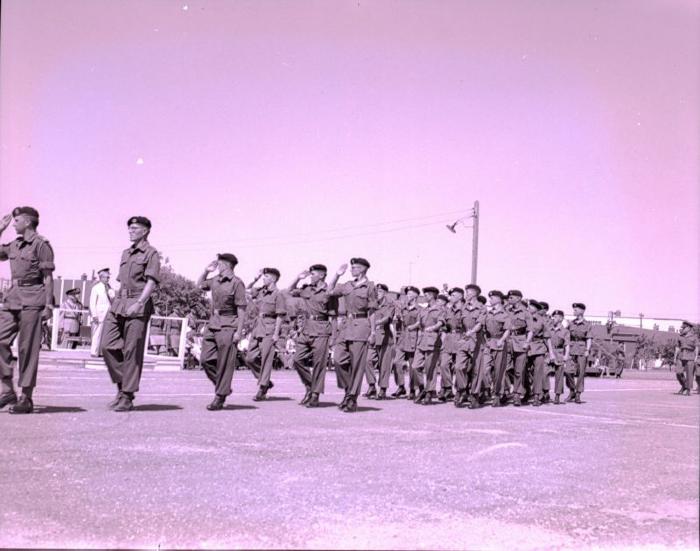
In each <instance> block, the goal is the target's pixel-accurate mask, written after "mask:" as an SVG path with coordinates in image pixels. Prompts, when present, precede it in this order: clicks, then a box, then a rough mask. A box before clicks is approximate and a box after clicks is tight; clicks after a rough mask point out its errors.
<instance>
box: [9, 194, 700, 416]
mask: <svg viewBox="0 0 700 551" xmlns="http://www.w3.org/2000/svg"><path fill="white" fill-rule="evenodd" d="M10 223H12V224H13V227H14V229H15V232H16V233H17V238H16V239H15V240H14V241H11V242H10V243H7V244H4V245H0V261H2V260H9V261H10V269H11V272H12V286H11V288H10V289H9V291H8V292H7V293H6V296H5V302H4V307H3V309H2V310H0V409H1V408H4V407H6V406H10V408H9V412H10V413H13V414H22V413H31V412H32V411H33V408H34V404H33V401H32V395H33V391H34V387H35V386H36V381H37V368H38V364H39V350H40V345H41V323H42V320H43V319H47V318H50V317H51V316H52V309H53V304H54V292H53V271H54V269H55V264H54V253H53V250H52V248H51V245H50V244H49V242H48V240H47V239H45V238H44V237H42V236H41V235H39V234H38V233H37V227H38V225H39V212H38V211H37V210H36V209H34V208H32V207H17V208H15V209H14V210H13V211H12V214H11V215H10V214H8V215H6V216H4V217H3V218H2V219H1V220H0V234H2V232H4V231H5V229H7V227H8V226H9V225H10ZM151 228H152V224H151V221H150V220H149V219H148V218H146V217H144V216H132V217H131V218H129V219H128V221H127V232H128V238H129V241H130V245H129V246H128V247H127V248H126V249H124V251H122V253H121V258H120V264H119V274H118V276H117V281H118V282H119V283H120V288H119V290H118V291H117V292H116V293H114V292H111V291H110V292H111V295H109V296H108V299H107V300H106V301H105V304H106V305H107V304H108V310H106V313H105V314H104V315H103V316H102V319H99V320H97V321H98V322H99V325H100V331H99V333H98V334H99V335H100V340H99V346H97V347H96V348H93V355H98V354H101V355H102V356H103V357H104V362H105V364H106V366H107V369H108V372H109V376H110V379H111V381H112V383H113V384H114V385H115V387H116V388H115V391H116V392H115V397H114V400H113V401H112V402H111V403H110V404H109V408H111V409H112V410H113V411H115V412H127V411H131V410H132V409H133V408H134V400H135V396H136V393H137V392H138V390H139V384H140V381H141V373H142V370H143V360H144V351H145V346H146V332H147V327H148V322H149V319H150V317H151V315H152V314H153V312H154V307H153V293H154V291H155V290H156V289H157V286H158V283H159V278H160V258H159V255H158V252H157V250H156V249H155V248H154V247H153V246H152V245H151V244H150V243H149V240H148V238H149V235H150V232H151ZM237 265H238V258H237V257H236V256H235V255H234V254H231V253H221V254H219V255H217V257H216V260H214V261H213V262H211V263H210V264H209V265H208V266H207V267H206V268H205V269H204V271H203V272H202V274H201V276H200V277H199V279H198V282H197V284H198V286H199V287H200V288H201V289H203V290H206V291H209V292H211V299H212V300H211V306H212V311H211V315H210V318H209V320H208V322H207V325H206V329H205V332H204V335H203V344H202V352H201V365H202V367H203V370H204V373H205V374H206V376H207V378H208V379H209V380H210V381H211V383H212V385H213V387H214V398H213V400H212V402H211V403H209V404H208V405H207V406H206V407H207V409H208V410H210V411H220V410H223V409H224V408H225V402H226V399H227V397H228V396H230V394H231V388H232V381H233V375H234V372H235V370H236V367H237V362H238V359H237V358H238V343H239V342H240V341H241V339H242V338H243V337H244V330H245V320H246V316H248V312H247V310H248V309H249V307H250V309H252V310H254V317H255V320H254V324H253V328H252V331H251V332H250V333H249V334H248V335H247V338H248V339H249V346H248V349H247V351H246V354H245V356H244V362H245V364H246V365H247V366H248V367H249V368H250V370H251V372H252V373H253V375H254V376H255V378H256V380H257V382H258V391H257V394H256V395H255V397H254V400H256V401H264V400H266V399H267V398H268V392H269V391H270V390H271V389H272V388H273V386H274V384H273V382H272V380H271V376H272V366H273V360H274V356H275V353H276V352H277V349H278V342H279V341H280V336H281V329H282V323H283V319H284V318H285V317H286V315H287V310H286V305H287V302H286V300H285V298H284V295H283V293H282V291H281V290H280V289H279V288H278V283H279V281H280V278H281V274H280V271H279V270H278V269H277V268H272V267H268V268H264V269H262V270H260V272H259V273H258V275H257V276H256V278H255V279H254V280H253V281H252V282H251V283H250V284H249V285H248V286H247V287H246V286H245V284H244V283H243V281H242V280H241V279H240V278H239V277H238V276H237V275H235V269H236V266H237ZM348 267H349V268H350V277H349V278H348V279H346V281H344V282H342V283H341V282H340V279H341V278H343V277H344V276H345V275H346V273H347V270H348ZM370 268H371V265H370V262H369V261H368V260H367V259H365V258H361V257H355V258H351V259H350V262H349V266H348V264H343V265H342V266H340V268H338V270H337V271H336V272H334V273H333V275H332V276H331V278H330V281H329V282H327V281H326V280H327V279H328V277H327V275H328V269H327V268H326V266H325V265H324V264H321V263H316V264H312V265H311V266H309V268H308V269H307V270H304V271H302V272H301V273H299V275H297V276H296V277H295V278H294V280H293V281H292V283H291V284H290V285H289V287H288V288H287V289H286V292H287V294H288V295H289V296H291V297H294V298H295V299H297V301H299V302H300V303H301V305H302V308H301V310H302V314H301V315H300V316H298V317H297V319H296V323H297V328H296V329H297V330H296V331H295V335H296V336H295V350H294V356H293V360H292V365H293V367H294V369H295V370H296V372H297V373H298V375H299V379H300V381H301V385H302V388H303V390H304V393H303V398H302V399H301V401H300V404H301V405H302V406H305V407H307V408H317V407H319V405H320V401H319V400H320V396H321V395H322V394H323V393H324V390H325V378H326V377H325V375H326V370H327V368H328V360H329V350H330V349H331V348H333V349H334V350H333V352H334V357H335V360H336V361H335V364H336V365H335V367H336V369H335V372H336V377H337V384H338V387H339V388H340V389H342V390H343V391H344V397H343V399H342V401H341V403H340V404H339V406H338V407H339V408H340V409H341V410H342V411H344V412H347V413H352V412H355V411H357V409H358V399H359V397H360V393H361V389H362V384H363V380H364V379H366V380H367V384H368V390H367V392H366V393H365V394H364V395H363V396H364V397H365V398H367V399H376V400H386V399H387V398H389V397H391V398H394V399H400V398H406V399H409V400H412V401H413V402H415V403H416V404H421V405H429V404H431V403H433V402H435V401H441V402H447V401H451V402H453V403H454V405H455V406H456V407H458V408H462V407H467V408H471V409H475V408H479V407H483V406H485V405H489V406H492V407H504V406H506V405H510V404H512V405H513V406H515V407H520V406H524V405H527V404H531V405H532V406H535V407H539V406H541V405H543V404H548V403H551V404H555V405H560V404H564V403H565V402H574V403H577V404H580V403H582V395H583V392H584V382H585V371H586V364H587V362H588V356H589V355H590V353H591V344H592V333H591V328H592V325H591V323H590V322H589V321H588V320H586V318H585V316H584V314H585V310H586V306H585V304H583V303H581V302H575V303H573V304H572V306H571V308H572V311H573V316H574V319H573V320H572V321H571V322H569V323H568V325H567V326H564V324H563V321H564V312H563V311H562V310H554V311H553V312H552V313H551V314H550V313H549V304H547V303H546V302H544V301H538V300H534V299H530V300H524V299H523V294H522V292H520V291H519V290H517V289H512V290H510V291H508V292H507V293H503V292H501V291H499V290H491V291H489V292H488V293H487V297H488V298H486V297H485V296H483V295H482V291H481V288H480V287H479V286H478V285H476V284H469V285H467V286H466V287H464V288H462V287H454V288H452V289H450V290H449V291H447V290H446V289H445V294H443V293H441V292H440V291H439V290H438V289H437V288H436V287H431V286H428V287H424V288H423V289H422V290H419V289H418V288H416V287H414V286H407V287H404V288H403V289H402V292H401V294H400V295H399V297H398V299H396V300H392V299H391V298H390V295H389V289H388V287H387V286H386V285H384V284H382V283H378V284H375V283H374V282H373V281H372V280H371V279H370V278H369V275H368V273H369V270H370ZM103 271H106V270H102V272H103ZM105 279H107V280H108V277H107V278H105ZM259 281H262V284H261V285H259V286H256V284H257V283H258V282H259ZM421 292H422V295H423V297H424V302H425V306H420V305H419V304H418V298H419V296H420V295H421ZM112 297H113V298H112ZM340 298H342V300H343V303H344V313H341V312H340V310H339V299H340ZM15 338H17V339H18V358H15V357H14V356H13V354H12V350H11V345H12V343H13V342H14V340H15ZM698 352H699V343H698V338H697V336H696V334H695V332H694V331H693V326H692V324H691V323H690V322H684V323H683V326H682V328H681V331H680V333H679V337H678V341H677V346H676V349H675V355H674V363H677V370H676V371H677V378H678V381H679V383H680V385H681V390H680V391H679V394H685V395H690V391H691V389H692V384H693V379H694V378H695V379H696V380H697V379H698V378H700V377H699V376H698V375H699V374H698V373H696V371H695V370H696V364H697V362H698ZM15 366H16V367H17V368H18V371H19V378H18V386H19V387H20V388H21V393H20V395H19V397H18V395H17V391H16V390H15V387H14V380H13V373H14V369H15ZM551 368H553V370H554V397H553V399H552V396H551V390H552V389H551V387H550V377H549V373H550V369H551ZM375 373H377V376H375ZM392 374H393V380H394V383H395V385H396V390H395V391H394V392H393V393H392V394H391V396H388V395H387V393H388V391H389V383H390V379H391V378H392ZM438 379H439V385H438ZM406 381H408V384H407V383H406ZM698 384H699V386H700V381H698ZM564 385H566V387H567V389H568V395H567V396H566V397H563V394H564ZM438 387H439V389H440V390H439V391H438Z"/></svg>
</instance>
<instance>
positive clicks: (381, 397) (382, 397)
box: [377, 388, 386, 400]
mask: <svg viewBox="0 0 700 551" xmlns="http://www.w3.org/2000/svg"><path fill="white" fill-rule="evenodd" d="M377 400H386V388H380V389H379V394H377Z"/></svg>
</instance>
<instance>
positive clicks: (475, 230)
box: [471, 201, 479, 283]
mask: <svg viewBox="0 0 700 551" xmlns="http://www.w3.org/2000/svg"><path fill="white" fill-rule="evenodd" d="M472 218H473V219H474V223H473V224H472V281H471V282H472V283H476V265H477V259H478V257H479V201H474V211H473V213H472Z"/></svg>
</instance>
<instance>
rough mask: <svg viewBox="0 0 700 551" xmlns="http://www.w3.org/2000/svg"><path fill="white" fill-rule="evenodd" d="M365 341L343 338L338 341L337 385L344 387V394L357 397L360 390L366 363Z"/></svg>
mask: <svg viewBox="0 0 700 551" xmlns="http://www.w3.org/2000/svg"><path fill="white" fill-rule="evenodd" d="M367 347H368V345H367V341H348V340H343V341H340V342H339V343H338V348H337V356H336V358H337V367H336V375H337V377H338V386H339V387H340V388H342V389H345V395H346V396H352V397H354V398H357V396H358V395H359V394H360V391H361V390H362V377H363V375H364V373H365V367H366V365H367Z"/></svg>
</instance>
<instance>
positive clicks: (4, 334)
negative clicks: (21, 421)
mask: <svg viewBox="0 0 700 551" xmlns="http://www.w3.org/2000/svg"><path fill="white" fill-rule="evenodd" d="M10 222H13V227H14V229H15V232H16V233H17V239H15V240H14V241H11V242H10V243H6V244H4V245H0V261H2V260H9V261H10V271H11V274H12V286H11V287H10V288H9V289H8V290H7V292H6V293H5V296H4V301H3V306H4V307H3V308H2V309H0V386H1V387H2V388H1V391H0V409H2V408H4V407H5V406H7V405H10V406H11V407H10V413H16V414H21V413H31V412H32V411H34V402H33V401H32V395H33V393H34V387H35V386H36V376H37V369H38V367H39V351H40V350H41V335H42V331H41V324H42V320H46V319H49V318H50V317H51V312H52V309H53V304H54V296H53V276H52V274H53V271H54V269H55V265H54V256H53V249H52V248H51V245H50V244H49V242H48V241H47V240H46V238H44V237H42V236H41V235H39V234H38V233H37V232H36V228H37V226H38V225H39V212H38V211H37V210H36V209H34V208H32V207H17V208H15V209H14V210H13V211H12V214H7V215H5V216H3V218H2V220H0V235H1V234H2V232H4V231H5V229H6V228H7V227H8V226H9V225H10ZM15 337H17V338H18V344H17V348H18V352H19V358H15V357H14V356H13V355H12V349H11V346H12V342H13V341H14V340H15ZM15 362H16V363H17V366H18V368H19V380H18V385H19V386H20V388H21V389H22V394H21V396H20V398H19V401H18V400H17V393H16V392H15V387H14V383H13V368H14V364H15Z"/></svg>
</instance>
